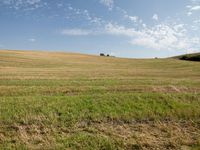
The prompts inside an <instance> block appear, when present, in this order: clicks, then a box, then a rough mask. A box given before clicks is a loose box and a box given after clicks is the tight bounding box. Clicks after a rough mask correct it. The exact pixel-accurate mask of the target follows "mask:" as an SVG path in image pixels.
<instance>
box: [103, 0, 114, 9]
mask: <svg viewBox="0 0 200 150" xmlns="http://www.w3.org/2000/svg"><path fill="white" fill-rule="evenodd" d="M100 3H101V4H103V5H104V6H106V7H108V8H109V10H112V9H113V7H114V0H100Z"/></svg>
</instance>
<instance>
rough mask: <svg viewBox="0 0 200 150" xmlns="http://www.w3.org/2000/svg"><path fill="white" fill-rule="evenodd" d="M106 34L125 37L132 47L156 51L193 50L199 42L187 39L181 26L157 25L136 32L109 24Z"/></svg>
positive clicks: (195, 38)
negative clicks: (136, 46)
mask: <svg viewBox="0 0 200 150" xmlns="http://www.w3.org/2000/svg"><path fill="white" fill-rule="evenodd" d="M106 32H107V34H112V35H117V36H127V37H129V38H130V43H131V44H133V45H139V46H143V47H147V48H152V49H158V50H161V49H162V50H174V49H175V50H177V49H179V50H185V49H194V48H193V44H194V43H197V41H199V40H200V39H199V38H198V37H194V38H188V36H187V35H186V32H187V30H186V29H185V28H184V25H183V24H175V25H166V24H159V25H155V26H153V27H151V28H143V29H141V30H136V29H135V28H126V27H125V26H120V25H116V24H112V23H109V24H107V25H106Z"/></svg>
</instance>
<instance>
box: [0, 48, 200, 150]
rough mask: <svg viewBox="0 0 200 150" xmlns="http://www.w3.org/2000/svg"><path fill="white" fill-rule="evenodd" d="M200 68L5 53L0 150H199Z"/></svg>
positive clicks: (0, 66) (1, 57) (0, 78)
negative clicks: (184, 148)
mask: <svg viewBox="0 0 200 150" xmlns="http://www.w3.org/2000/svg"><path fill="white" fill-rule="evenodd" d="M199 75H200V67H199V63H197V62H187V61H180V60H176V59H121V58H112V57H110V58H109V57H98V56H90V55H80V54H73V53H47V52H32V51H27V52H25V51H3V50H2V51H0V149H86V150H87V149H145V148H146V149H156V148H158V149H167V148H168V149H181V148H183V147H182V146H185V147H187V148H191V149H192V148H194V149H198V148H199V146H200V120H199V118H200V76H199Z"/></svg>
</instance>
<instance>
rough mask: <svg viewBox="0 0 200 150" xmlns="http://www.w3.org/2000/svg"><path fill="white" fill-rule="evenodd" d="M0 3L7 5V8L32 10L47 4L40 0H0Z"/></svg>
mask: <svg viewBox="0 0 200 150" xmlns="http://www.w3.org/2000/svg"><path fill="white" fill-rule="evenodd" d="M0 3H2V4H4V5H7V6H9V8H13V9H15V10H20V9H29V10H34V9H37V8H39V7H42V6H43V5H46V4H47V3H46V2H44V3H42V0H1V1H0Z"/></svg>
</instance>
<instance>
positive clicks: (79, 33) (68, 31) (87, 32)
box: [61, 29, 93, 36]
mask: <svg viewBox="0 0 200 150" xmlns="http://www.w3.org/2000/svg"><path fill="white" fill-rule="evenodd" d="M61 34H62V35H69V36H85V35H90V34H93V32H92V31H91V30H84V29H64V30H62V31H61Z"/></svg>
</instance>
